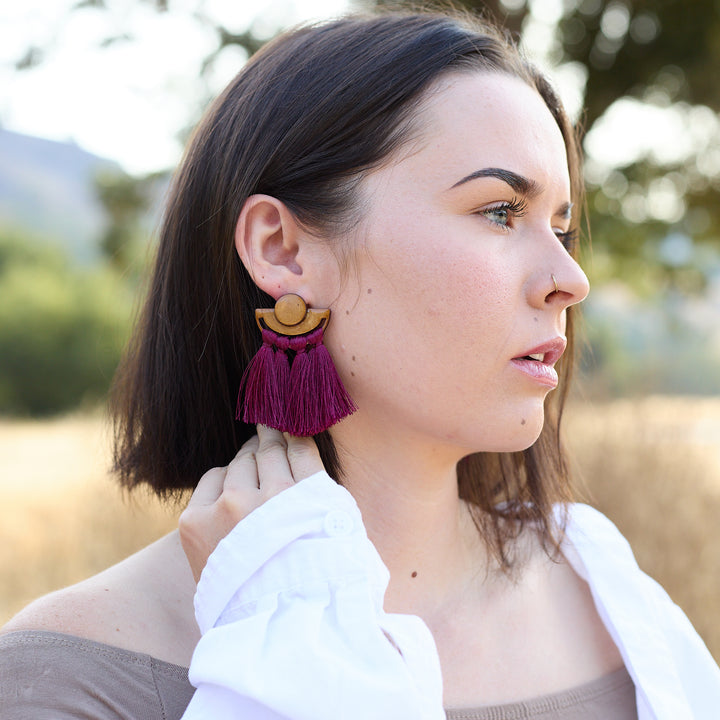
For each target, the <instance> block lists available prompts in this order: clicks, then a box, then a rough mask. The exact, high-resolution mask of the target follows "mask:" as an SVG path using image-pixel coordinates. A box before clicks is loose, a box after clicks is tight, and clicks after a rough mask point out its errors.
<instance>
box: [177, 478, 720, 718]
mask: <svg viewBox="0 0 720 720" xmlns="http://www.w3.org/2000/svg"><path fill="white" fill-rule="evenodd" d="M562 550H563V554H564V555H565V557H566V558H567V559H568V562H569V563H570V564H571V565H572V567H573V568H574V569H575V571H576V572H577V573H578V574H579V575H580V576H581V577H582V578H584V579H585V580H586V581H587V582H588V584H589V586H590V589H591V591H592V594H593V598H594V600H595V604H596V606H597V609H598V612H599V614H600V617H601V618H602V620H603V622H604V623H605V626H606V627H607V629H608V631H609V633H610V635H611V636H612V638H613V640H614V641H615V643H616V645H617V646H618V648H619V650H620V653H621V654H622V657H623V660H624V661H625V665H626V667H627V669H628V672H629V673H630V675H631V676H632V678H633V681H634V683H635V687H636V696H637V707H638V718H639V720H651V719H655V720H666V719H667V720H686V719H687V720H706V719H707V720H711V718H718V717H720V669H718V667H717V665H716V664H715V662H714V661H713V659H712V657H711V655H710V653H709V652H708V650H707V648H706V647H705V645H704V644H703V642H702V640H701V639H700V638H699V636H698V635H697V633H696V632H695V631H694V629H693V628H692V626H691V625H690V622H689V621H688V619H687V618H686V617H685V615H684V614H683V613H682V611H681V610H680V609H679V608H678V607H677V606H676V605H674V604H673V603H672V601H671V600H670V598H669V597H668V596H667V594H666V593H665V592H664V590H663V589H662V588H661V587H660V586H659V585H658V584H657V583H655V582H654V581H653V580H652V579H650V578H649V577H648V576H647V575H645V574H644V573H642V572H641V571H640V569H639V568H638V566H637V563H636V562H635V559H634V557H633V555H632V552H631V550H630V548H629V546H628V544H627V542H626V541H625V539H624V538H623V537H622V535H621V534H620V533H619V531H618V530H617V528H615V526H614V525H613V524H612V523H611V522H610V521H609V520H608V519H607V518H605V517H604V516H603V515H602V514H600V513H599V512H597V511H596V510H593V509H592V508H590V507H588V506H585V505H572V506H570V509H569V522H568V525H567V533H566V538H565V540H564V543H563V546H562ZM389 577H390V576H389V573H388V571H387V568H386V567H385V565H384V564H383V562H382V560H381V559H380V556H379V555H378V553H377V551H376V550H375V548H374V546H373V545H372V543H371V542H370V540H369V539H368V537H367V534H366V532H365V528H364V526H363V523H362V518H361V516H360V511H359V509H358V507H357V505H356V503H355V501H354V499H353V497H352V496H351V495H350V493H349V492H348V491H347V490H345V489H344V488H343V487H341V486H340V485H338V484H337V483H335V482H334V481H333V480H332V479H331V478H330V477H329V476H328V475H327V474H326V473H324V472H320V473H316V474H315V475H313V476H311V477H309V478H307V479H306V480H303V481H302V482H300V483H298V484H296V485H294V486H293V487H291V488H290V489H288V490H285V491H283V492H282V493H280V494H279V495H276V496H275V497H273V498H272V499H270V500H269V501H268V502H266V503H265V504H263V505H262V506H260V507H259V508H258V509H256V510H255V511H253V512H252V513H251V514H250V515H248V516H247V517H246V518H245V519H244V520H242V521H241V522H240V523H238V525H237V526H236V527H235V528H234V529H233V530H232V532H231V533H230V534H229V535H228V536H227V537H225V538H224V539H223V540H222V541H221V542H220V544H219V545H218V547H217V548H216V549H215V551H214V552H213V554H212V555H211V556H210V558H209V560H208V563H207V566H206V567H205V569H204V571H203V573H202V577H201V578H200V582H199V584H198V589H197V593H196V596H195V612H196V617H197V621H198V625H199V627H200V631H201V633H202V637H201V639H200V641H199V643H198V645H197V648H196V650H195V653H194V655H193V659H192V663H191V665H190V676H189V677H190V682H191V683H192V684H193V685H194V686H195V687H196V688H197V691H196V692H195V695H194V696H193V699H192V700H191V702H190V705H189V706H188V708H187V711H186V712H185V714H184V715H183V718H184V720H196V719H197V720H200V719H203V720H204V719H207V718H213V720H230V719H231V718H233V719H235V718H237V719H240V718H242V719H243V720H248V719H250V718H252V720H325V719H326V718H327V720H330V719H332V720H369V719H370V718H372V720H386V719H387V720H445V711H444V709H443V706H442V676H441V672H440V662H439V659H438V655H437V650H436V648H435V643H434V640H433V637H432V635H431V633H430V631H429V630H428V628H427V626H426V625H425V624H424V623H423V621H422V620H421V619H420V618H418V617H415V616H411V615H399V614H389V613H386V612H385V611H384V610H383V597H384V594H385V590H386V588H387V585H388V581H389Z"/></svg>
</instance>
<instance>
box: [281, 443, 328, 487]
mask: <svg viewBox="0 0 720 720" xmlns="http://www.w3.org/2000/svg"><path fill="white" fill-rule="evenodd" d="M285 442H286V443H287V457H288V462H289V463H290V472H292V476H293V479H294V480H295V482H300V480H304V479H305V478H307V477H310V476H311V475H314V474H315V473H316V472H320V471H321V470H324V469H325V467H324V466H323V462H322V459H321V458H320V452H319V451H318V447H317V444H316V442H315V439H314V438H311V437H295V436H293V435H288V434H287V433H285Z"/></svg>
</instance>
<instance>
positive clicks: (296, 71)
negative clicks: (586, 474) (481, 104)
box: [111, 12, 582, 558]
mask: <svg viewBox="0 0 720 720" xmlns="http://www.w3.org/2000/svg"><path fill="white" fill-rule="evenodd" d="M468 69H470V70H476V71H477V70H480V71H489V72H500V73H506V74H510V75H512V76H515V77H519V78H521V79H522V80H524V81H525V82H527V83H528V84H529V85H531V86H532V87H534V88H536V89H537V90H538V92H539V93H540V95H541V96H542V97H543V99H544V100H545V103H546V104H547V106H548V108H549V109H550V111H551V113H552V114H553V116H554V117H555V120H556V121H557V123H558V125H559V127H560V130H561V131H562V134H563V136H564V139H565V144H566V147H567V151H568V159H569V169H570V177H571V181H572V186H573V196H574V197H573V198H572V199H573V202H574V207H575V208H579V207H580V206H581V202H580V200H581V198H580V195H581V192H582V188H581V184H580V166H579V163H580V155H579V152H578V145H577V140H576V138H575V134H574V132H573V129H572V127H571V125H570V123H569V121H568V119H567V117H566V115H565V113H564V111H563V109H562V106H561V105H560V103H559V101H558V99H557V97H556V95H555V93H554V92H553V91H552V89H551V88H550V86H549V84H548V83H547V82H546V81H545V79H544V78H543V77H542V76H541V75H540V74H539V73H538V72H537V71H535V70H534V69H533V67H532V66H530V65H529V64H528V63H527V62H525V61H524V60H523V59H522V58H521V56H520V55H519V53H518V51H517V50H516V48H515V47H514V46H513V44H512V43H511V42H509V41H508V40H507V39H506V38H505V37H504V36H503V35H502V34H501V33H499V32H498V31H497V30H495V29H494V28H492V27H490V26H488V25H485V24H482V23H480V22H479V21H477V20H471V19H468V18H465V17H459V16H448V15H446V14H437V13H403V12H394V13H389V14H384V15H375V16H362V17H360V16H350V17H347V18H344V19H340V20H336V21H332V22H327V23H324V24H316V25H309V26H303V27H300V28H298V29H295V30H293V31H291V32H288V33H286V34H284V35H282V36H280V37H278V38H276V39H275V40H273V41H272V42H270V43H268V44H267V45H266V46H265V47H263V49H262V50H260V52H258V53H257V54H256V55H255V56H254V57H253V58H252V59H251V60H250V61H249V62H248V64H247V65H246V66H245V67H244V68H243V69H242V71H241V72H240V73H239V74H238V75H237V77H236V78H235V79H234V80H233V81H232V82H231V83H230V85H229V86H228V88H227V89H226V90H225V91H224V92H223V94H222V95H221V96H220V97H219V98H218V99H217V100H216V101H215V102H214V103H213V105H212V106H211V107H210V109H209V110H208V112H207V113H206V115H205V117H204V119H203V120H202V122H201V123H200V125H199V127H198V128H197V130H196V132H195V134H194V135H193V137H192V139H191V141H190V143H189V145H188V148H187V151H186V155H185V158H184V160H183V162H182V164H181V166H180V168H179V170H178V172H177V174H176V176H175V178H174V182H173V186H172V189H171V193H170V197H169V201H168V206H167V210H166V215H165V218H164V222H163V226H162V229H161V233H160V243H159V248H158V253H157V259H156V264H155V269H154V273H153V276H152V279H151V284H150V288H149V293H148V297H147V300H146V302H145V306H144V309H143V310H142V313H141V316H140V318H139V322H138V324H137V327H136V329H135V333H134V336H133V338H132V340H131V342H130V345H129V348H128V350H127V353H126V356H125V358H124V359H123V361H122V363H121V366H120V368H119V369H118V373H117V376H116V381H115V384H114V389H113V396H112V402H111V410H112V414H113V420H114V424H115V425H114V426H115V455H114V460H115V471H116V473H117V474H118V477H119V479H120V481H121V483H122V484H123V485H124V486H125V487H128V488H133V487H136V486H137V485H139V484H143V483H145V484H147V485H149V486H150V487H151V488H152V489H153V490H154V491H155V492H157V493H158V494H159V495H169V494H173V493H175V492H176V491H180V490H182V489H185V488H192V487H194V486H195V484H196V483H197V481H198V480H199V478H200V477H201V475H202V474H203V473H204V472H205V471H206V470H208V469H209V468H210V467H213V466H218V465H226V464H227V463H228V462H229V461H230V460H231V459H232V457H233V456H234V455H235V453H236V451H237V450H238V448H239V447H240V446H241V445H242V443H243V442H244V441H245V440H246V439H247V438H248V437H249V436H250V435H252V434H253V433H254V428H253V427H249V426H246V425H244V424H243V423H241V422H239V421H236V420H235V402H236V396H237V392H238V386H239V383H240V378H241V376H242V373H243V370H244V369H245V367H246V365H247V364H248V362H249V360H250V358H251V357H252V356H253V355H254V354H255V352H256V351H257V349H258V347H259V344H260V342H259V341H260V337H259V333H258V332H257V327H256V325H255V320H254V308H256V307H271V306H272V304H273V302H274V301H273V299H272V298H270V297H269V296H267V295H266V294H265V293H263V292H262V291H260V290H259V289H258V288H257V287H256V286H255V284H254V283H253V282H252V280H251V278H250V276H249V275H248V273H247V272H246V271H245V268H244V267H243V265H242V264H241V262H240V261H239V259H238V256H237V253H236V251H235V247H234V231H235V225H236V222H237V218H238V216H239V214H240V211H241V209H242V207H243V204H244V202H245V200H246V199H247V198H248V197H249V196H250V195H252V194H255V193H264V194H268V195H272V196H274V197H276V198H278V199H279V200H281V201H282V202H284V203H285V204H286V205H287V207H288V208H289V209H290V210H291V211H292V212H293V213H294V215H295V216H296V217H297V219H298V220H299V221H300V222H301V223H302V224H303V225H304V226H306V227H307V228H309V229H312V230H313V231H314V232H316V233H317V234H318V235H319V236H321V237H324V238H326V239H327V240H331V239H332V237H333V234H334V233H340V232H346V231H347V229H348V227H349V226H350V225H351V224H352V223H353V222H355V221H356V220H358V219H359V218H358V213H359V212H360V211H359V208H358V205H359V203H358V193H357V192H356V191H357V188H358V184H359V183H360V181H361V180H362V178H363V177H364V176H365V174H366V173H368V172H369V171H371V170H372V169H373V168H377V167H378V166H380V165H381V164H382V163H383V162H387V160H388V159H389V158H390V156H391V155H392V154H393V152H394V151H396V150H397V149H398V148H399V147H400V146H401V145H402V143H403V142H405V141H407V139H408V137H409V135H410V133H411V130H412V119H413V115H414V114H417V110H418V108H419V106H420V104H421V102H422V100H423V99H424V94H425V93H426V91H427V90H428V89H429V88H430V87H431V85H432V84H433V83H434V82H436V81H437V80H438V79H439V78H440V77H441V76H442V75H443V74H447V73H450V72H457V71H467V70H468ZM577 222H578V218H577V217H576V218H574V224H575V226H577ZM569 322H570V319H569ZM568 335H569V339H570V341H571V340H572V328H571V327H569V332H568ZM571 356H572V352H571V351H570V352H568V353H566V355H565V356H564V358H563V360H562V361H561V364H560V366H559V372H560V376H561V387H560V389H559V390H558V391H557V392H556V393H554V394H553V395H551V396H550V399H549V400H548V402H547V413H546V415H547V419H546V422H545V427H544V429H543V431H542V434H541V436H540V438H539V440H538V441H537V442H536V443H535V444H534V445H533V447H531V448H530V449H528V450H526V451H525V452H519V453H512V454H506V455H498V454H490V453H486V454H477V455H473V456H471V457H468V458H466V459H465V460H463V461H462V462H461V463H460V464H459V466H458V477H459V487H460V493H461V496H462V497H464V498H466V499H467V500H469V501H471V502H472V503H473V504H474V505H475V506H476V507H477V508H479V509H480V512H478V513H477V516H478V519H477V522H478V523H479V524H480V525H481V526H482V530H483V532H484V534H485V535H486V536H487V537H488V542H489V544H490V546H491V547H492V548H493V549H494V550H495V551H496V552H497V553H498V555H499V557H501V558H504V554H503V553H504V541H505V539H507V537H508V533H509V532H510V530H509V527H510V524H508V523H506V522H505V519H506V518H508V517H513V518H518V517H519V518H520V519H521V520H523V521H525V520H535V521H537V522H538V523H539V525H540V528H541V530H542V531H543V534H544V537H545V538H546V539H550V538H551V537H552V535H551V530H552V529H553V523H552V520H551V515H552V506H553V504H554V503H555V502H558V501H563V500H565V499H567V498H568V494H569V490H568V480H567V472H566V469H565V465H564V461H563V454H562V450H561V447H560V438H559V425H560V416H561V412H562V406H563V403H564V400H565V396H566V393H567V387H568V383H567V381H568V379H569V375H570V368H571ZM317 441H318V444H319V447H320V450H321V453H322V455H323V459H324V461H325V465H326V467H327V469H328V472H329V473H330V474H331V475H332V476H334V477H336V478H341V468H340V467H339V463H338V459H337V456H336V453H335V449H334V445H333V443H332V439H331V436H330V433H323V434H322V435H321V436H318V438H317ZM498 499H503V500H506V501H508V502H506V503H505V504H503V505H498ZM521 524H522V523H521ZM512 526H513V527H515V528H517V527H518V524H517V523H512Z"/></svg>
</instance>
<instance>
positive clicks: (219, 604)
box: [183, 472, 445, 720]
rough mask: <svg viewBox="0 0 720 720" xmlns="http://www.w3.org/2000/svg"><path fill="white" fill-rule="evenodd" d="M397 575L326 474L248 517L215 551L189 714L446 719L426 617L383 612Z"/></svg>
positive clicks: (203, 598) (306, 719) (200, 606)
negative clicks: (392, 574) (391, 578)
mask: <svg viewBox="0 0 720 720" xmlns="http://www.w3.org/2000/svg"><path fill="white" fill-rule="evenodd" d="M388 580H389V573H388V571H387V568H386V567H385V566H384V564H383V562H382V560H381V559H380V556H379V555H378V553H377V551H376V550H375V548H374V546H373V545H372V543H371V542H370V540H369V539H368V537H367V534H366V532H365V528H364V526H363V523H362V518H361V516H360V511H359V509H358V507H357V505H356V504H355V501H354V499H353V498H352V496H351V495H350V493H349V492H347V490H345V489H344V488H343V487H341V486H339V485H338V484H337V483H335V482H334V481H333V480H332V479H331V478H330V477H329V476H328V475H327V474H326V473H325V472H320V473H317V474H315V475H313V476H311V477H309V478H307V479H306V480H303V481H301V482H299V483H297V484H296V485H294V486H293V487H292V488H289V489H288V490H285V491H283V492H282V493H280V494H278V495H276V496H275V497H273V498H272V499H270V500H269V501H268V502H266V503H264V504H263V505H262V506H260V507H259V508H257V509H256V510H255V511H254V512H252V513H251V514H250V515H248V516H247V517H246V518H245V519H244V520H242V521H241V522H240V523H238V525H237V526H236V527H235V528H234V529H233V530H232V532H231V533H230V534H229V535H228V536H227V537H226V538H224V539H223V540H222V541H221V542H220V544H219V545H218V547H217V548H216V549H215V551H214V552H213V554H212V555H211V556H210V558H209V560H208V563H207V565H206V567H205V570H204V571H203V573H202V576H201V578H200V582H199V583H198V589H197V593H196V596H195V613H196V618H197V621H198V625H199V627H200V631H201V633H202V637H201V639H200V641H199V643H198V645H197V647H196V650H195V653H194V655H193V659H192V663H191V666H190V675H189V677H190V681H191V683H192V684H193V685H194V686H195V687H196V688H197V691H196V692H195V695H194V696H193V699H192V700H191V702H190V705H189V706H188V708H187V711H186V713H185V714H184V715H183V718H185V720H195V719H199V718H210V717H211V718H213V719H214V720H229V719H230V718H244V719H247V718H253V720H281V719H282V720H324V719H325V718H327V719H328V720H330V718H332V720H338V718H343V720H356V719H357V720H361V719H362V720H367V718H373V719H374V720H386V719H387V720H391V719H392V720H403V719H404V718H407V719H408V720H410V719H412V720H445V713H444V710H443V707H442V678H441V673H440V662H439V659H438V655H437V650H436V648H435V643H434V640H433V638H432V635H431V633H430V631H429V630H428V628H427V627H426V625H425V624H424V623H423V622H422V620H421V619H420V618H418V617H414V616H410V615H397V614H395V615H393V614H388V613H385V612H384V610H383V597H384V594H385V590H386V588H387V584H388Z"/></svg>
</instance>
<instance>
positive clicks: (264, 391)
mask: <svg viewBox="0 0 720 720" xmlns="http://www.w3.org/2000/svg"><path fill="white" fill-rule="evenodd" d="M255 321H256V322H257V324H258V327H259V328H260V332H261V334H262V346H261V347H260V349H259V350H258V352H257V354H256V355H255V357H253V359H252V360H251V361H250V364H249V365H248V366H247V368H246V369H245V372H244V373H243V376H242V380H241V382H240V392H239V393H238V402H237V409H236V418H237V419H238V420H242V421H243V422H245V423H250V424H253V425H255V424H258V423H260V424H262V425H267V426H269V427H272V428H275V429H277V430H281V431H282V432H288V433H290V434H291V435H296V436H301V437H305V436H309V435H317V434H318V433H320V432H322V431H323V430H327V429H328V428H329V427H330V426H332V425H334V424H335V423H337V422H339V421H340V420H342V419H343V418H344V417H347V416H348V415H350V414H351V413H353V412H355V410H356V409H357V407H356V406H355V403H354V402H353V401H352V398H351V397H350V396H349V395H348V392H347V390H345V387H344V386H343V384H342V381H341V380H340V377H339V376H338V374H337V370H336V369H335V365H334V363H333V361H332V358H331V357H330V353H328V351H327V348H326V347H325V346H324V345H323V334H324V333H325V328H327V326H328V323H329V322H330V310H315V309H311V308H308V307H307V305H306V304H305V301H304V300H303V299H302V298H301V297H300V296H299V295H295V294H293V293H289V294H287V295H283V296H282V297H281V298H279V299H278V301H277V302H276V303H275V307H274V308H269V309H268V308H258V309H257V310H255Z"/></svg>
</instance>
